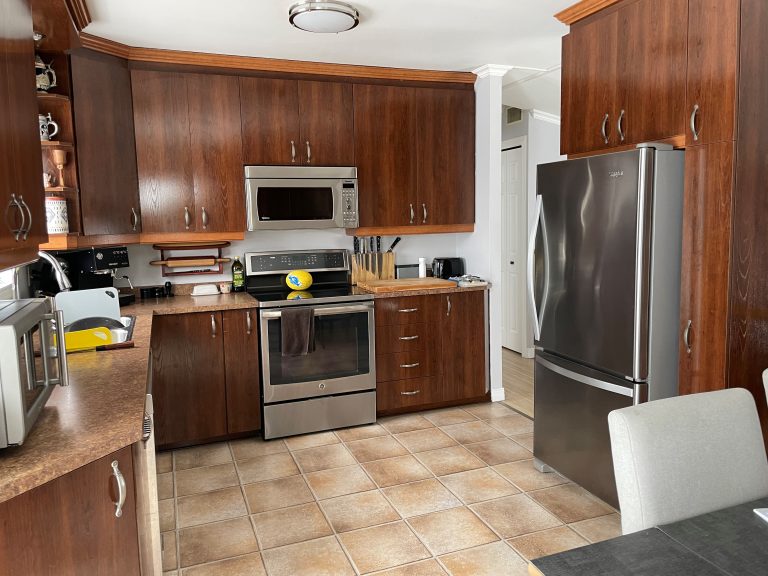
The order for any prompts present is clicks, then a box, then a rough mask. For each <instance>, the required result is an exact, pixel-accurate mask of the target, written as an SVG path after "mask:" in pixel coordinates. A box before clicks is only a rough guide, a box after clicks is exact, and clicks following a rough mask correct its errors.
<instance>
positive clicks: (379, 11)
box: [86, 0, 573, 113]
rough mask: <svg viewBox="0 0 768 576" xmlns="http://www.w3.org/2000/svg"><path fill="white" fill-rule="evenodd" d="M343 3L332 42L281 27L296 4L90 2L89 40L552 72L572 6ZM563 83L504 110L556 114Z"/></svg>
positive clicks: (490, 0) (508, 95)
mask: <svg viewBox="0 0 768 576" xmlns="http://www.w3.org/2000/svg"><path fill="white" fill-rule="evenodd" d="M349 1H350V2H351V3H352V4H353V5H354V6H355V7H356V8H357V9H358V10H359V12H360V25H359V26H358V27H357V28H355V29H354V30H350V31H349V32H344V33H342V34H338V35H335V34H311V33H307V32H302V31H300V30H297V29H295V28H293V27H292V26H291V25H290V24H289V23H288V17H287V14H288V8H289V6H290V5H291V4H292V3H293V0H131V1H130V2H116V1H114V0H87V3H88V8H89V9H90V13H91V17H92V18H93V22H92V23H91V24H90V25H89V26H88V27H87V28H86V31H87V32H89V33H91V34H95V35H97V36H102V37H105V38H109V39H111V40H115V41H117V42H122V43H124V44H128V45H131V46H140V47H147V48H166V49H175V50H190V51H196V52H212V53H219V54H237V55H243V56H261V57H265V58H285V59H290V60H308V61H317V62H334V63H346V64H366V65H373V66H388V67H397V68H420V69H432V70H461V71H471V70H472V69H474V68H476V67H478V66H481V65H482V64H489V63H490V64H505V65H517V66H530V67H536V68H548V69H549V68H555V67H557V66H558V65H559V64H560V37H561V36H562V35H563V34H564V33H565V32H566V28H565V26H563V25H562V24H560V23H559V22H558V21H557V20H555V18H554V17H553V14H555V13H556V12H558V11H559V10H561V9H563V8H565V7H567V6H569V5H570V4H572V3H573V0H419V1H418V2H417V1H415V0H349ZM526 76H531V73H530V72H521V71H512V72H510V73H509V74H508V76H507V78H505V83H507V82H513V81H514V80H517V79H520V78H523V77H526ZM559 76H560V73H559V70H555V71H554V72H553V73H551V74H549V75H545V76H543V77H539V78H536V79H533V80H528V81H526V82H522V83H518V84H514V86H517V87H518V88H515V89H514V90H505V95H504V103H505V104H507V105H511V106H518V107H522V108H531V107H536V108H540V109H544V110H546V111H548V112H554V113H558V112H559V93H560V89H559ZM546 78H550V80H549V81H543V80H546ZM551 78H556V82H553V81H552V80H551ZM553 84H557V89H556V90H555V89H554V88H553ZM524 85H525V86H524ZM520 87H522V89H520ZM518 93H520V94H521V96H520V97H518ZM553 96H554V97H555V98H556V100H557V105H556V106H554V109H552V108H553V104H552V102H551V100H552V99H553ZM539 100H540V101H541V104H539V103H538V101H539ZM523 101H525V102H523ZM531 101H533V102H532V104H531ZM523 104H524V105H523Z"/></svg>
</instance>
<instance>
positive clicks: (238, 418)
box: [222, 309, 261, 434]
mask: <svg viewBox="0 0 768 576" xmlns="http://www.w3.org/2000/svg"><path fill="white" fill-rule="evenodd" d="M222 320H223V323H224V369H225V373H226V378H225V379H226V382H227V385H226V389H227V432H228V433H229V434H239V433H241V432H253V431H256V430H260V429H261V371H260V370H259V369H258V368H259V366H258V359H259V315H258V311H257V310H255V309H254V310H226V311H224V312H222Z"/></svg>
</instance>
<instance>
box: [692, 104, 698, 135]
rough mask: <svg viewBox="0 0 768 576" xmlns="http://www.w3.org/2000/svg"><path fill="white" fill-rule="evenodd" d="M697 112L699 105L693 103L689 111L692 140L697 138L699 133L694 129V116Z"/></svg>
mask: <svg viewBox="0 0 768 576" xmlns="http://www.w3.org/2000/svg"><path fill="white" fill-rule="evenodd" d="M698 114H699V105H698V104H694V105H693V111H692V112H691V133H693V140H694V141H697V140H698V139H699V133H698V131H697V130H696V116H698Z"/></svg>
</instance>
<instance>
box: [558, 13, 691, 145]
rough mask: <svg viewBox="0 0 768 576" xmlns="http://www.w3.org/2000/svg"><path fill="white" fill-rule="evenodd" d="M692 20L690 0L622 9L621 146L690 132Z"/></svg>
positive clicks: (619, 141)
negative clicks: (687, 71) (688, 97)
mask: <svg viewBox="0 0 768 576" xmlns="http://www.w3.org/2000/svg"><path fill="white" fill-rule="evenodd" d="M687 20H688V0H639V1H638V2H633V3H629V4H626V5H624V6H622V8H621V9H620V10H619V31H618V38H619V66H618V73H617V76H618V90H619V96H618V100H617V103H618V106H617V110H618V113H619V115H620V117H621V123H620V124H619V119H618V118H617V119H616V122H615V123H614V129H615V131H616V135H617V140H615V141H616V143H617V144H636V143H638V142H650V141H655V140H662V139H664V138H670V137H672V136H675V135H678V134H684V133H685V68H686V65H687V51H686V50H687V44H688V35H687V30H686V22H687ZM622 112H623V114H622ZM570 113H571V114H573V113H578V112H577V111H576V110H573V109H572V110H571V112H570Z"/></svg>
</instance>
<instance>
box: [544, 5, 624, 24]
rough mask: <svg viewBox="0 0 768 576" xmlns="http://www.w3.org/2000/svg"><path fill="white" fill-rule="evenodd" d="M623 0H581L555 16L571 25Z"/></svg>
mask: <svg viewBox="0 0 768 576" xmlns="http://www.w3.org/2000/svg"><path fill="white" fill-rule="evenodd" d="M620 1H621V0H581V2H577V3H576V4H574V5H573V6H569V7H568V8H566V9H565V10H561V11H560V12H558V13H557V14H555V18H557V19H558V20H560V22H562V23H563V24H565V25H566V26H570V25H571V24H573V23H574V22H578V21H579V20H583V19H584V18H586V17H587V16H591V15H592V14H594V13H595V12H600V10H604V9H605V8H608V7H609V6H613V5H614V4H617V3H618V2H620Z"/></svg>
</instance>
